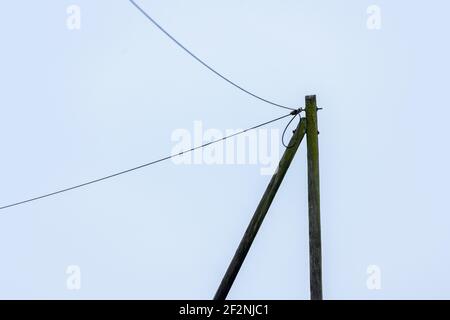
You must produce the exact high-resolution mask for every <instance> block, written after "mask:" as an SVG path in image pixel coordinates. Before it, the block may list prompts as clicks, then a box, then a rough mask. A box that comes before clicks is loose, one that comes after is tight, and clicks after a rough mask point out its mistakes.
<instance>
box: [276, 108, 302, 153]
mask: <svg viewBox="0 0 450 320" xmlns="http://www.w3.org/2000/svg"><path fill="white" fill-rule="evenodd" d="M291 114H292V115H293V117H292V119H291V120H289V122H288V124H287V125H286V127H285V128H284V131H283V135H282V136H281V143H282V144H283V146H284V147H285V148H286V149H290V148H292V147H293V146H294V145H295V143H294V144H293V145H286V143H285V142H284V136H285V135H286V131H287V129H288V128H289V126H290V125H291V123H292V121H294V119H295V118H296V117H297V115H298V117H299V118H300V119H299V121H302V116H301V114H300V112H299V113H297V114H293V113H291Z"/></svg>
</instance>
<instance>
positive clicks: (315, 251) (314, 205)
mask: <svg viewBox="0 0 450 320" xmlns="http://www.w3.org/2000/svg"><path fill="white" fill-rule="evenodd" d="M318 135H319V131H318V126H317V102H316V96H307V97H306V144H307V149H308V151H307V153H308V207H309V276H310V280H309V281H310V289H311V300H322V299H323V296H322V243H321V233H320V183H319V137H318Z"/></svg>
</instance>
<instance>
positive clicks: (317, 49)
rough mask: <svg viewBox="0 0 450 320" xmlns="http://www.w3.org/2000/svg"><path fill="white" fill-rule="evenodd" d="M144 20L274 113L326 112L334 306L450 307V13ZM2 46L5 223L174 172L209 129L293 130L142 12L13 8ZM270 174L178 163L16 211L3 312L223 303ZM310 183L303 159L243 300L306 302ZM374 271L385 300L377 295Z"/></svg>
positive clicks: (270, 6) (301, 11) (318, 6)
mask: <svg viewBox="0 0 450 320" xmlns="http://www.w3.org/2000/svg"><path fill="white" fill-rule="evenodd" d="M137 2H138V3H140V4H141V5H142V6H143V8H145V9H146V10H148V11H149V13H151V14H152V15H153V16H154V17H155V18H156V19H157V20H158V21H159V22H160V23H161V24H162V25H163V26H165V27H166V28H167V30H168V31H170V32H172V33H173V35H174V36H176V37H177V38H178V39H179V40H180V41H181V42H182V43H183V44H185V45H186V46H187V47H189V48H190V49H191V50H192V51H194V52H195V53H196V54H197V55H198V56H200V57H202V58H204V59H205V60H206V61H207V62H208V63H210V64H211V65H213V66H214V67H215V68H216V69H218V70H219V71H221V72H223V73H224V74H225V75H226V76H229V77H230V78H232V79H233V80H235V81H236V82H237V83H239V84H241V85H242V86H244V87H246V88H248V89H250V90H252V91H254V92H256V93H258V94H260V95H262V96H264V97H265V98H268V99H271V100H275V101H277V102H280V103H282V104H286V105H289V106H297V105H298V106H302V105H303V101H304V96H305V95H308V94H316V95H317V97H318V102H319V105H320V106H322V107H323V108H324V111H322V112H321V113H320V115H319V126H320V132H321V134H320V152H321V153H320V156H321V159H320V160H321V163H320V165H321V196H322V199H321V200H322V233H323V234H322V238H323V282H324V297H325V298H328V299H347V298H357V299H360V298H361V299H383V298H387V299H390V298H450V293H449V292H450V278H449V276H448V270H449V267H450V255H449V249H448V244H449V243H450V234H449V232H448V230H449V229H450V217H449V213H450V205H449V202H448V183H449V181H450V170H449V168H448V163H449V162H450V153H449V151H448V142H447V139H448V137H449V133H450V128H449V126H448V123H447V122H448V119H449V117H450V106H449V103H448V83H449V81H448V80H449V79H448V77H449V74H450V63H449V61H448V57H449V56H450V52H449V51H450V50H449V48H450V46H449V43H448V33H449V29H450V28H449V22H448V17H447V16H448V12H449V9H450V5H449V4H448V1H444V0H441V1H438V0H432V1H414V2H411V1H386V0H385V1H381V0H380V1H361V0H351V1H345V2H338V1H317V0H316V1H298V0H285V1H282V2H281V1H268V0H245V1H237V0H231V1H230V0H227V1H207V0H191V1H182V0H177V1H175V0H167V1H153V0H139V1H137ZM71 4H76V5H79V6H80V7H81V10H82V11H81V30H79V31H69V30H68V29H67V27H66V19H67V14H66V8H67V7H68V6H69V5H71ZM372 4H376V5H378V6H379V7H380V8H381V10H382V28H381V30H378V31H373V30H368V29H367V27H366V20H367V14H366V10H367V7H368V6H369V5H372ZM0 34H1V39H2V50H1V56H0V57H1V59H0V70H1V72H0V85H1V88H2V90H1V94H0V105H1V113H0V117H1V120H2V125H1V126H0V141H1V147H2V152H1V153H2V156H1V158H0V195H1V196H0V205H5V204H8V203H10V202H15V201H18V200H21V199H22V198H27V197H30V196H35V195H39V194H41V193H46V192H51V191H53V190H55V189H58V188H62V187H66V186H70V185H72V184H77V183H81V182H84V181H86V180H89V179H92V178H97V177H99V176H102V175H106V174H110V173H112V172H115V171H118V170H122V169H126V168H128V167H132V166H135V165H139V164H141V163H144V162H147V161H151V160H153V159H156V158H159V157H161V156H165V155H166V154H168V153H170V151H171V149H172V147H173V142H172V141H171V139H170V138H171V134H172V132H173V131H174V130H176V129H178V128H185V129H188V130H192V128H193V123H194V121H195V120H201V121H202V122H203V124H204V125H205V126H207V127H210V128H218V129H221V130H225V129H236V128H244V127H248V126H251V125H254V124H257V123H259V122H263V121H266V120H269V119H272V118H275V117H277V116H280V115H283V114H285V111H283V110H281V109H277V108H274V107H272V106H270V105H268V104H264V103H262V102H259V101H257V100H255V99H253V98H251V97H249V96H247V95H245V94H243V93H241V92H239V91H237V90H235V89H234V88H232V87H230V86H229V85H228V84H226V83H225V82H223V81H222V80H221V79H218V78H217V77H216V76H215V75H213V74H212V73H210V72H209V71H207V70H205V69H204V68H203V67H202V66H201V65H199V64H198V63H197V62H195V61H194V60H192V59H191V58H190V57H189V56H187V55H186V54H185V53H184V52H183V51H181V50H180V49H179V48H177V47H176V46H175V45H174V44H173V43H171V42H170V41H169V40H168V39H167V38H166V37H165V36H164V35H162V34H161V33H160V32H159V31H158V30H157V29H155V28H154V27H153V26H152V25H151V24H150V23H149V22H148V21H147V20H146V19H145V18H144V17H143V16H142V15H141V14H140V13H139V12H138V11H137V10H136V9H135V8H134V7H133V6H132V5H131V4H130V3H129V1H128V0H114V1H111V0H109V1H106V0H95V1H94V0H89V1H88V0H73V1H49V0H42V1H9V2H5V3H3V4H2V10H1V11H0ZM284 124H285V122H280V123H277V124H274V125H273V126H272V127H271V128H278V129H280V130H282V129H283V128H284ZM269 128H270V127H269ZM280 148H281V143H280ZM280 150H281V149H280ZM259 169H260V168H259V167H258V166H255V165H239V166H238V165H227V166H220V165H215V166H214V165H213V166H207V165H197V166H189V165H184V166H177V165H174V164H173V163H171V162H166V163H161V164H159V165H157V166H154V167H151V168H148V169H145V170H143V171H140V172H137V173H133V174H130V175H128V176H124V177H121V178H118V179H115V180H112V181H109V182H105V183H100V184H98V185H94V186H91V187H89V188H86V189H84V190H79V191H75V192H71V193H67V194H65V195H63V196H59V197H55V198H52V199H47V200H43V201H40V202H36V203H33V204H29V205H25V206H22V207H17V208H12V209H10V210H8V211H3V212H1V213H0V255H1V260H2V262H1V264H0V298H63V299H79V298H158V299H164V298H175V299H179V298H186V299H187V298H191V299H209V298H212V296H213V295H214V293H215V290H216V288H217V286H218V284H219V283H220V280H221V278H222V276H223V274H224V272H225V270H226V268H227V266H228V263H229V262H230V259H231V257H232V255H233V254H234V251H235V249H236V246H237V245H238V243H239V241H240V238H241V236H242V234H243V232H244V230H245V228H246V226H247V224H248V221H249V220H250V218H251V216H252V214H253V211H254V209H255V208H256V206H257V203H258V201H259V199H260V197H261V195H262V193H263V191H264V189H265V187H266V185H267V183H268V181H269V179H270V178H269V177H267V176H262V175H260V171H259ZM305 169H306V158H305V148H304V146H302V148H301V150H300V152H299V153H298V155H297V157H296V159H295V160H294V162H293V164H292V167H291V169H290V171H289V173H288V175H287V176H286V179H285V182H284V184H283V185H282V187H281V189H280V191H279V194H278V195H277V197H276V199H275V201H274V203H273V206H272V208H271V210H270V211H269V214H268V216H267V218H266V220H265V222H264V225H263V226H262V228H261V231H260V233H259V235H258V237H257V239H256V240H255V243H254V246H253V248H252V250H251V252H250V254H249V256H248V258H247V260H246V262H245V264H244V266H243V268H242V270H241V273H240V274H239V276H238V278H237V280H236V283H235V286H234V287H233V289H232V291H231V293H230V298H234V299H247V298H249V299H252V298H255V299H258V298H267V299H307V298H308V297H309V279H308V246H307V241H308V234H307V231H308V229H307V189H306V182H307V180H306V173H305ZM69 265H78V266H80V268H81V274H82V278H81V279H82V287H81V290H79V291H69V290H67V288H66V279H67V275H66V273H65V272H66V268H67V266H69ZM369 265H377V266H379V267H380V269H381V284H382V288H381V290H377V291H372V290H368V288H367V287H366V280H367V277H368V275H367V274H366V269H367V267H368V266H369Z"/></svg>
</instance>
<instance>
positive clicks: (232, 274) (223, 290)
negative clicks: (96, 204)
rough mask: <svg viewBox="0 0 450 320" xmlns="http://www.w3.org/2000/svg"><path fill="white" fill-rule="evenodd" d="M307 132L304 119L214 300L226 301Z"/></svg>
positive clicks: (257, 209)
mask: <svg viewBox="0 0 450 320" xmlns="http://www.w3.org/2000/svg"><path fill="white" fill-rule="evenodd" d="M305 132H306V121H305V120H304V119H302V120H301V121H300V123H299V125H298V126H297V129H296V130H295V133H294V135H293V136H292V138H291V141H290V142H289V146H292V147H290V148H288V149H286V150H285V152H284V154H283V157H282V158H281V160H280V163H279V165H278V169H277V172H275V174H274V175H273V177H272V179H271V180H270V183H269V186H268V187H267V189H266V191H265V193H264V195H263V197H262V199H261V201H260V203H259V205H258V207H257V208H256V211H255V213H254V215H253V218H252V220H251V221H250V224H249V226H248V228H247V230H246V231H245V234H244V236H243V238H242V240H241V242H240V244H239V247H238V249H237V250H236V253H235V255H234V257H233V260H232V261H231V263H230V266H229V267H228V269H227V271H226V273H225V276H224V277H223V279H222V282H221V283H220V286H219V289H218V290H217V292H216V295H215V296H214V300H225V299H226V298H227V296H228V293H229V291H230V289H231V286H232V285H233V282H234V280H235V279H236V276H237V274H238V272H239V270H240V268H241V266H242V264H243V262H244V260H245V257H246V256H247V253H248V252H249V250H250V247H251V245H252V243H253V240H254V239H255V237H256V234H257V233H258V230H259V228H260V227H261V225H262V223H263V220H264V217H265V216H266V214H267V211H268V210H269V207H270V205H271V204H272V201H273V199H274V197H275V195H276V193H277V191H278V188H279V187H280V185H281V182H282V181H283V178H284V176H285V175H286V172H287V170H288V168H289V166H290V164H291V162H292V159H293V158H294V156H295V153H296V152H297V149H298V147H299V146H300V143H301V142H302V140H303V137H304V136H305Z"/></svg>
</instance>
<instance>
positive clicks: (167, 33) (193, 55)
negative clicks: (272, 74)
mask: <svg viewBox="0 0 450 320" xmlns="http://www.w3.org/2000/svg"><path fill="white" fill-rule="evenodd" d="M130 2H131V3H132V4H133V5H134V6H135V7H136V8H137V9H138V10H139V11H140V12H141V13H142V14H143V15H144V16H145V17H146V18H147V19H148V20H150V21H151V22H152V23H153V24H154V25H155V26H156V27H157V28H158V29H159V30H161V31H162V32H163V33H164V34H165V35H166V36H167V37H169V38H170V40H172V41H173V42H175V43H176V44H177V45H178V46H179V47H180V48H181V49H183V50H184V51H186V52H187V53H188V54H189V55H190V56H191V57H193V58H194V59H195V60H197V61H198V62H199V63H201V64H202V65H203V66H204V67H206V68H207V69H208V70H210V71H212V72H213V73H214V74H216V75H217V76H219V77H220V78H222V79H223V80H225V81H226V82H228V83H229V84H231V85H232V86H234V87H236V88H238V89H239V90H241V91H243V92H245V93H247V94H249V95H251V96H252V97H254V98H256V99H258V100H261V101H264V102H266V103H268V104H271V105H273V106H276V107H279V108H283V109H287V110H296V109H294V108H290V107H286V106H283V105H281V104H278V103H275V102H272V101H270V100H267V99H264V98H262V97H260V96H258V95H256V94H254V93H252V92H250V91H248V90H246V89H244V88H242V87H241V86H240V85H238V84H236V83H235V82H233V81H231V80H230V79H228V78H227V77H225V76H224V75H222V74H221V73H219V72H218V71H216V70H215V69H213V68H212V67H210V66H209V65H208V64H206V63H205V62H204V61H203V60H201V59H200V58H199V57H197V56H196V55H195V54H194V53H192V51H190V50H189V49H188V48H186V47H185V46H184V45H182V44H181V43H180V42H179V41H178V40H177V39H175V38H174V37H173V36H172V35H171V34H170V33H169V32H167V31H166V30H165V29H164V28H163V27H162V26H161V25H160V24H159V23H158V22H156V21H155V20H154V19H153V18H152V17H151V16H150V15H149V14H148V13H147V12H146V11H144V9H142V8H141V7H140V6H139V5H138V4H137V3H136V2H134V1H133V0H130Z"/></svg>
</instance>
